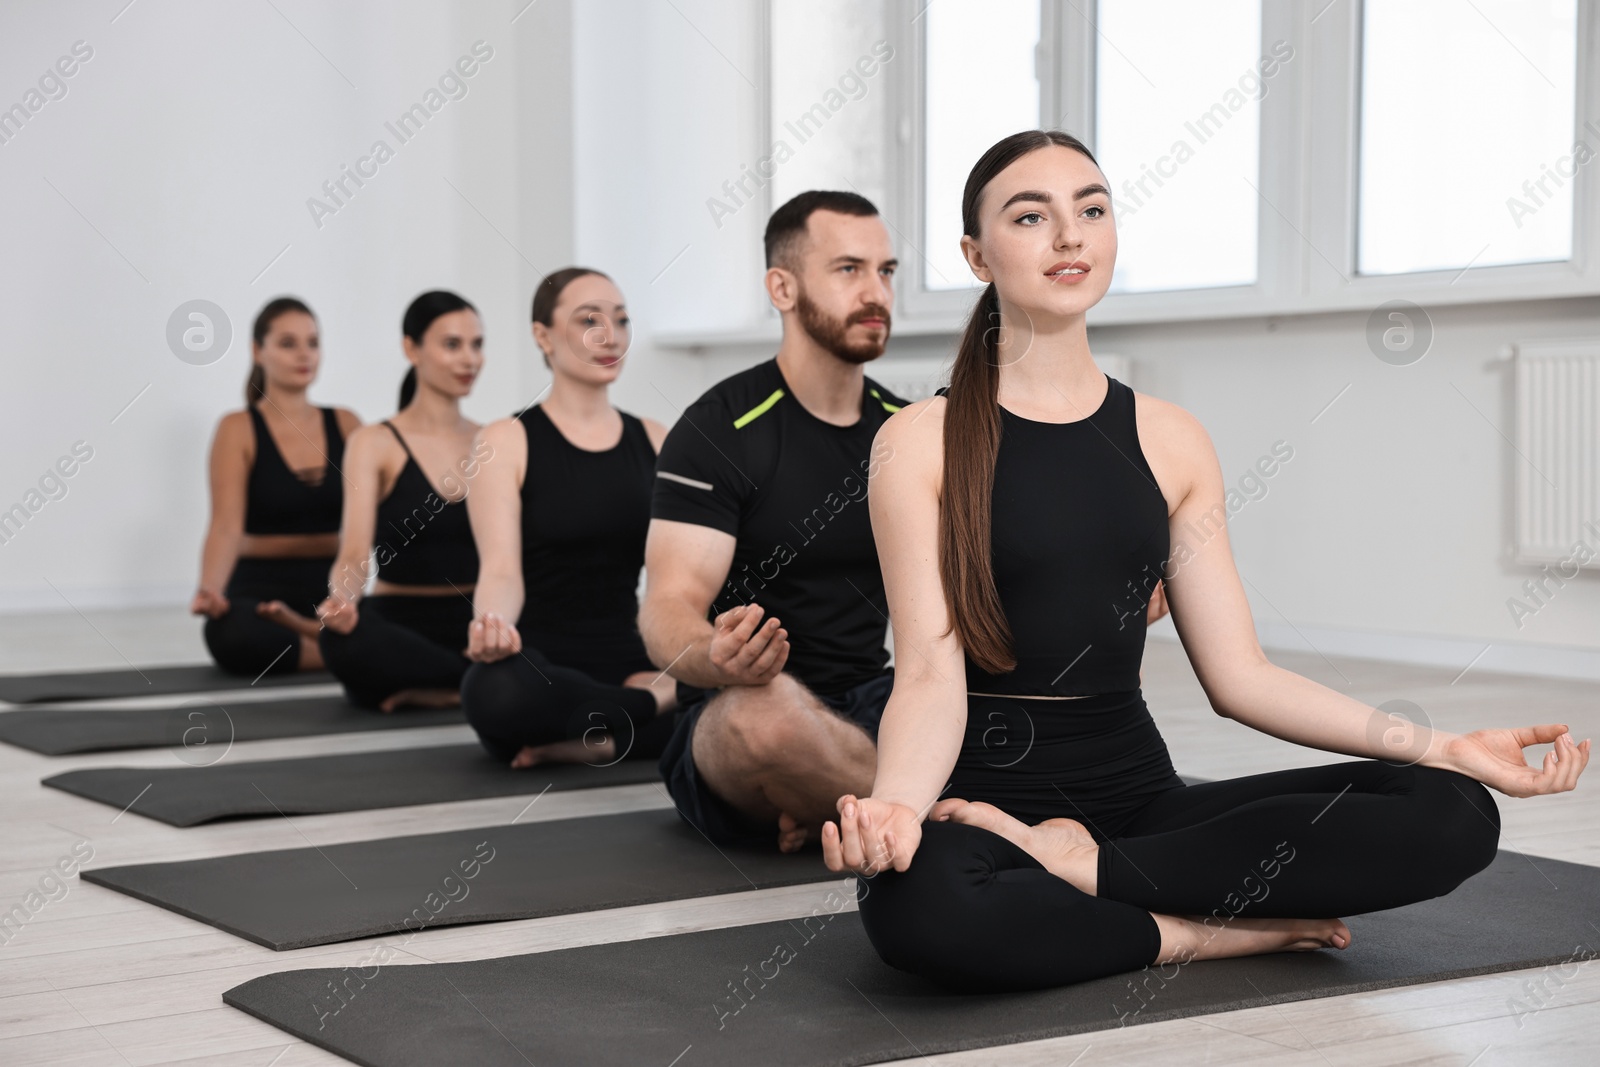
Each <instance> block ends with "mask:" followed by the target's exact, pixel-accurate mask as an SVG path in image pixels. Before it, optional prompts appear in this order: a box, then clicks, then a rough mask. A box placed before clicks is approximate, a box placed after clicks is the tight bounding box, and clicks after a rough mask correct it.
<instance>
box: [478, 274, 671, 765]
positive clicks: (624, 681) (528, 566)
mask: <svg viewBox="0 0 1600 1067" xmlns="http://www.w3.org/2000/svg"><path fill="white" fill-rule="evenodd" d="M532 310H533V314H532V318H533V323H532V330H533V340H534V343H535V344H537V345H538V346H539V351H540V352H541V353H542V354H543V355H544V361H545V365H546V366H547V367H549V368H550V375H551V382H550V390H549V394H548V395H547V396H546V397H545V398H544V399H543V400H542V401H540V402H539V403H538V404H533V405H530V406H528V407H527V408H525V409H524V410H523V411H521V412H519V413H518V414H517V415H515V416H513V417H512V418H509V419H500V420H497V421H495V422H492V423H490V424H489V425H488V426H487V427H485V428H484V431H483V435H482V445H483V447H484V449H485V450H486V451H488V452H490V453H491V454H493V455H494V456H495V457H496V458H495V462H494V463H493V464H490V465H489V466H488V467H486V468H485V469H484V473H483V477H482V479H481V480H480V483H479V485H478V488H477V491H476V492H475V493H474V494H473V495H472V499H471V501H470V503H469V505H468V509H467V510H468V512H469V514H470V515H471V516H472V529H473V532H474V533H475V534H476V535H477V541H478V545H479V546H480V548H481V549H482V552H483V573H482V576H481V579H480V581H479V582H478V591H477V594H476V596H475V597H474V601H475V612H474V614H475V618H474V620H473V623H472V629H471V632H470V633H471V642H470V645H469V647H468V649H467V656H468V658H470V659H472V660H473V661H474V662H473V665H472V668H471V669H470V670H469V671H468V672H467V676H466V679H465V680H464V681H463V683H462V686H461V701H462V707H463V709H464V710H465V711H466V714H467V721H468V722H470V723H471V724H472V726H473V728H474V729H475V730H477V731H478V737H479V738H480V739H481V740H482V742H483V746H484V747H485V748H486V749H488V751H489V752H490V753H491V754H492V755H493V756H495V758H497V759H500V760H503V761H505V762H507V763H509V764H510V765H511V766H513V767H531V766H533V765H535V764H538V763H546V762H587V763H615V762H617V761H618V760H621V759H625V758H632V759H641V758H649V759H654V758H655V757H656V756H658V755H659V754H660V752H661V749H662V748H663V747H664V746H665V745H666V742H667V739H668V738H669V737H670V736H671V732H672V726H673V717H672V716H671V715H668V714H664V713H665V712H668V711H671V710H673V709H674V708H676V707H677V695H676V689H677V687H676V684H675V683H674V682H673V680H672V678H671V677H670V676H669V675H667V674H666V672H664V671H659V670H656V669H655V668H654V667H653V666H651V664H650V658H649V656H648V655H647V654H646V653H645V648H644V642H643V641H642V640H641V639H640V637H639V629H638V626H637V625H636V624H635V618H636V616H637V615H638V612H639V603H638V598H637V595H636V590H637V589H638V587H639V570H640V568H641V567H642V566H643V565H644V543H645V533H646V531H647V530H648V529H649V526H650V491H651V486H652V485H653V484H654V482H655V465H656V451H657V449H659V448H660V446H661V441H662V439H663V438H665V437H666V434H667V428H666V427H665V426H662V425H661V424H660V423H658V422H656V421H654V420H653V419H641V418H639V417H637V416H635V415H630V414H628V413H627V412H625V411H621V410H618V409H617V408H616V407H613V406H612V403H611V396H610V390H611V384H612V383H613V382H615V381H616V380H617V377H618V376H619V375H620V374H621V373H622V366H623V361H624V360H625V359H626V358H627V355H628V343H629V341H630V339H631V338H632V330H631V327H630V323H629V319H628V310H627V308H626V307H625V306H624V305H623V300H622V292H621V290H619V289H618V288H617V285H616V283H615V282H613V281H612V280H611V279H610V278H609V277H607V276H606V275H604V274H602V273H600V272H599V271H597V270H591V269H589V268H587V267H567V268H565V269H563V270H558V271H555V272H554V273H552V274H549V275H547V276H546V277H545V278H544V279H543V280H541V281H540V282H539V286H538V288H537V289H535V290H534V294H533V309H532Z"/></svg>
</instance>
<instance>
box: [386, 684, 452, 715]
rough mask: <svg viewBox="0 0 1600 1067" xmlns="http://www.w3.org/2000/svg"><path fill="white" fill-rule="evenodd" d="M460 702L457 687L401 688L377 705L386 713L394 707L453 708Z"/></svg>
mask: <svg viewBox="0 0 1600 1067" xmlns="http://www.w3.org/2000/svg"><path fill="white" fill-rule="evenodd" d="M460 704H461V690H459V689H402V690H400V692H398V693H392V694H390V695H389V697H388V698H386V699H385V700H384V701H382V702H381V703H380V704H379V705H378V710H379V711H381V712H384V713H385V714H387V713H388V712H391V711H394V710H395V709H396V708H454V707H459V706H460Z"/></svg>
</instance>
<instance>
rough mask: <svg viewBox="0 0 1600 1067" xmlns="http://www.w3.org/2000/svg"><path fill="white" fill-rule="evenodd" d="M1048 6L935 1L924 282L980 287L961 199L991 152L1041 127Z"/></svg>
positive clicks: (930, 25)
mask: <svg viewBox="0 0 1600 1067" xmlns="http://www.w3.org/2000/svg"><path fill="white" fill-rule="evenodd" d="M1039 2H1040V0H983V3H972V2H971V0H933V2H932V3H930V4H929V5H928V6H927V8H926V9H925V10H924V11H923V12H922V14H921V16H920V20H921V21H922V22H923V23H925V26H926V28H925V31H924V32H925V34H926V36H925V46H924V47H925V51H924V68H923V69H924V72H925V76H924V79H923V82H924V85H923V88H924V91H925V92H926V96H925V97H924V100H925V105H924V110H923V114H924V115H925V116H926V119H925V122H924V131H923V160H922V173H923V201H922V202H923V205H924V207H923V246H922V253H923V256H924V261H923V262H924V266H923V278H924V288H926V289H929V290H949V289H966V288H970V287H972V286H974V285H976V284H977V282H976V279H974V278H973V277H972V271H971V270H970V269H969V268H968V267H967V261H966V258H965V257H964V256H963V255H962V254H961V191H962V189H963V188H965V186H966V184H967V172H968V171H970V170H971V169H972V165H973V164H974V163H976V162H977V161H978V157H979V156H981V155H983V153H984V152H986V151H987V150H988V149H989V146H990V145H992V144H994V143H995V142H996V141H998V140H1000V139H1001V138H1002V137H1006V136H1009V135H1010V134H1013V133H1016V132H1018V131H1019V130H1030V129H1035V128H1037V127H1038V126H1039V77H1038V72H1037V71H1036V70H1035V66H1034V56H1035V54H1036V53H1037V51H1038V44H1039Z"/></svg>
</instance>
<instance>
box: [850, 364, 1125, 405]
mask: <svg viewBox="0 0 1600 1067" xmlns="http://www.w3.org/2000/svg"><path fill="white" fill-rule="evenodd" d="M951 358H952V359H953V358H954V357H951ZM1094 361H1095V364H1096V366H1098V367H1099V368H1100V369H1101V370H1102V371H1104V372H1105V373H1106V374H1109V375H1110V376H1111V377H1113V378H1115V379H1116V380H1117V381H1119V382H1121V383H1122V384H1123V385H1128V386H1131V385H1133V380H1132V375H1133V364H1132V363H1130V362H1129V361H1128V357H1127V356H1115V355H1104V356H1101V355H1097V356H1095V357H1094ZM867 376H868V377H869V378H871V379H872V380H873V381H876V382H880V383H882V384H883V385H885V386H887V387H888V389H889V391H890V392H892V393H894V394H895V395H896V396H901V397H904V398H905V399H907V400H921V399H922V398H923V397H929V396H932V395H933V394H934V391H935V390H937V389H938V388H939V387H941V386H945V385H949V384H950V360H947V359H926V358H910V359H894V358H893V357H888V356H886V357H884V358H883V359H880V360H877V361H876V362H873V363H869V364H867Z"/></svg>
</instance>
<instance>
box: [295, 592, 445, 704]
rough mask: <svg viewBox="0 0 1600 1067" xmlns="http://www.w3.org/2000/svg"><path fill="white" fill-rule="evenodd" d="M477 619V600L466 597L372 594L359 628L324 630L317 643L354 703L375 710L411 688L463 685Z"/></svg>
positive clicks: (360, 616)
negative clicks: (466, 651)
mask: <svg viewBox="0 0 1600 1067" xmlns="http://www.w3.org/2000/svg"><path fill="white" fill-rule="evenodd" d="M471 622H472V601H470V600H468V599H467V598H466V597H463V596H456V595H451V596H396V595H391V594H385V595H381V596H369V597H364V598H363V599H362V600H361V601H360V602H359V605H358V607H357V612H356V625H355V629H353V630H351V631H350V632H349V633H348V634H341V633H335V632H334V631H332V630H329V629H324V630H323V631H322V633H321V634H319V635H318V637H317V645H318V647H319V648H321V649H322V658H323V661H324V662H326V663H327V665H328V670H330V671H332V672H333V676H334V677H335V678H337V679H339V683H340V684H341V685H343V686H344V691H345V695H347V696H348V697H349V698H350V701H351V702H352V703H354V704H360V705H361V706H362V707H367V708H375V707H377V706H378V705H379V704H380V703H381V702H382V701H383V700H384V699H385V698H387V697H390V696H392V695H394V694H395V693H398V692H400V691H402V690H405V689H455V688H457V687H458V686H460V685H461V676H462V675H464V674H466V672H467V667H468V665H469V662H470V661H469V660H468V659H467V657H466V656H464V655H462V652H463V650H464V649H465V648H466V647H467V627H468V625H469V624H470V623H471Z"/></svg>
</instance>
